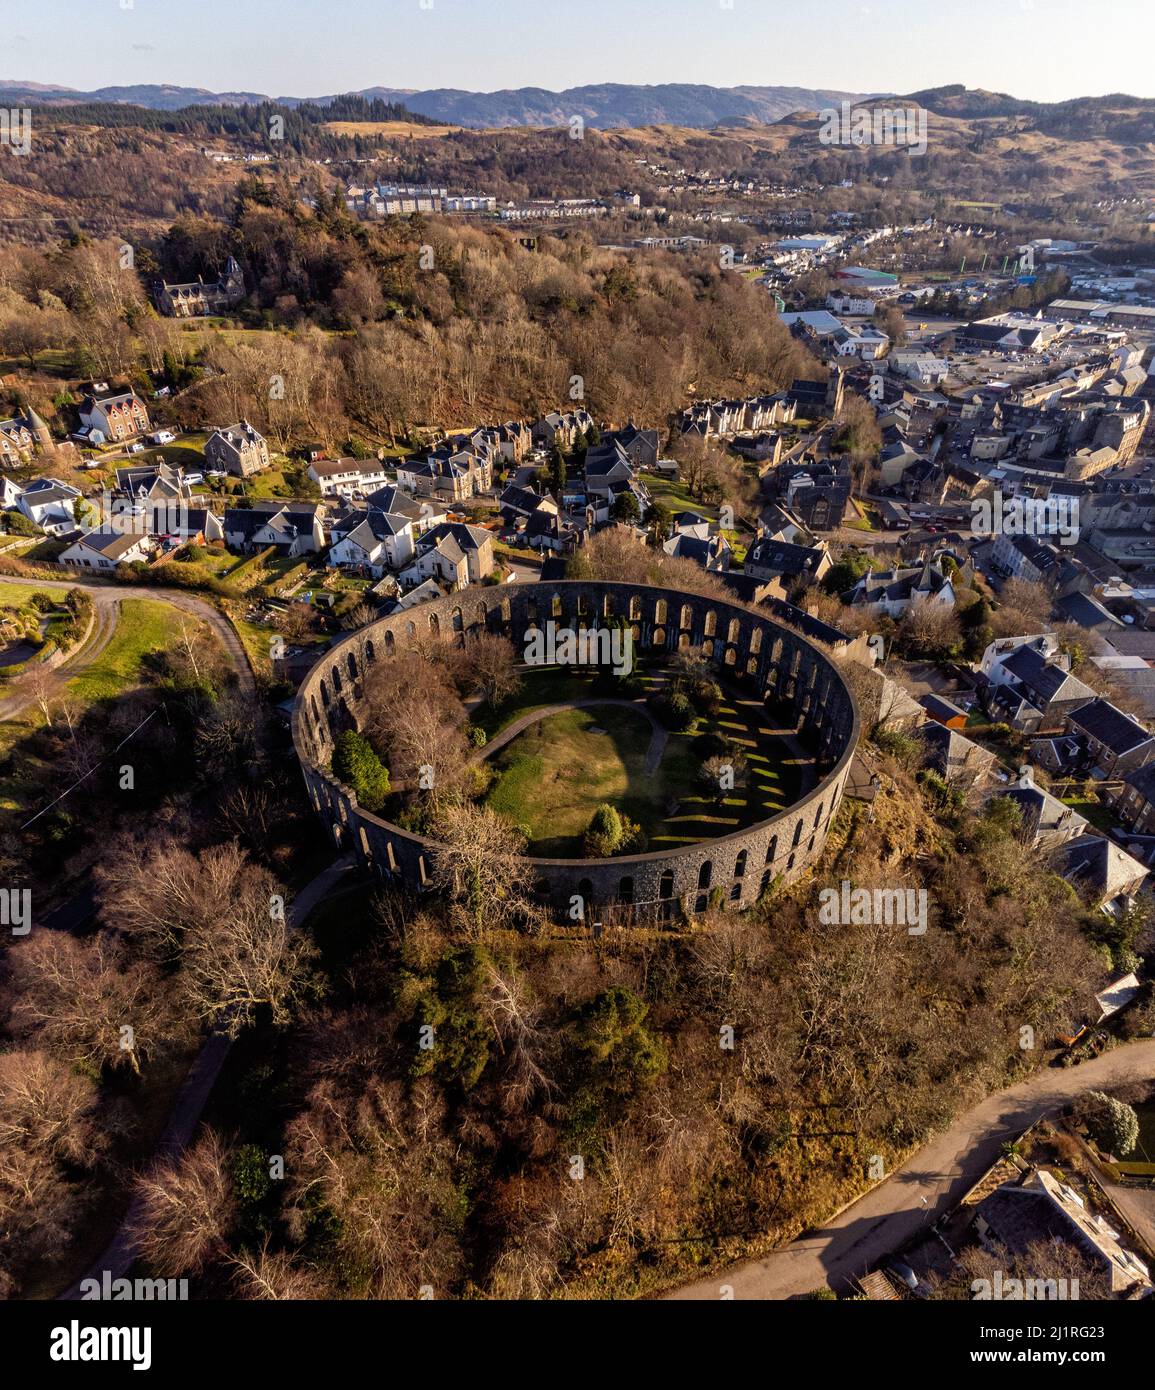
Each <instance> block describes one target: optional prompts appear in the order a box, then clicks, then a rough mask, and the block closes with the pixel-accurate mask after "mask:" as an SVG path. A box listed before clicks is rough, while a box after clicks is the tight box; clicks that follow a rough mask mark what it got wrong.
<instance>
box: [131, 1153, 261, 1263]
mask: <svg viewBox="0 0 1155 1390" xmlns="http://www.w3.org/2000/svg"><path fill="white" fill-rule="evenodd" d="M136 1194H137V1204H136V1215H135V1218H134V1220H133V1222H132V1227H131V1236H132V1240H133V1243H134V1244H135V1246H136V1247H137V1249H138V1250H139V1251H140V1254H141V1257H142V1258H143V1259H144V1261H145V1263H146V1264H147V1265H148V1266H149V1268H150V1269H153V1270H155V1271H156V1272H157V1273H158V1274H160V1275H163V1276H164V1277H166V1278H176V1277H178V1276H181V1275H189V1274H199V1273H200V1271H201V1270H203V1269H204V1268H205V1267H206V1266H207V1265H209V1264H211V1263H212V1262H213V1261H214V1260H216V1259H218V1258H220V1257H221V1255H222V1254H223V1253H224V1250H225V1242H226V1238H227V1236H228V1233H229V1230H230V1228H231V1226H232V1224H233V1221H234V1219H235V1215H236V1204H235V1199H234V1197H233V1188H232V1178H231V1174H230V1172H229V1155H228V1151H227V1150H226V1148H225V1146H224V1144H223V1142H222V1141H221V1139H220V1136H219V1135H218V1134H216V1132H215V1131H213V1130H211V1129H210V1130H206V1131H205V1133H204V1134H203V1135H202V1136H201V1138H200V1139H199V1140H198V1141H197V1142H196V1144H195V1145H194V1146H193V1147H192V1148H191V1149H188V1150H186V1151H185V1153H183V1154H182V1155H180V1156H179V1157H177V1158H174V1159H171V1160H170V1161H168V1162H166V1163H162V1164H160V1165H159V1166H158V1167H156V1168H154V1169H153V1170H152V1171H151V1172H148V1173H145V1174H143V1175H142V1176H141V1177H140V1178H138V1179H137V1185H136Z"/></svg>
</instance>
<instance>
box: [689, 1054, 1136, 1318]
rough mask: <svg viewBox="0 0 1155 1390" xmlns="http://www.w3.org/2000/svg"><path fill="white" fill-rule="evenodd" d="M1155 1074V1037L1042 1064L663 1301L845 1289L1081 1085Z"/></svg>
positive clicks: (950, 1203) (769, 1296)
mask: <svg viewBox="0 0 1155 1390" xmlns="http://www.w3.org/2000/svg"><path fill="white" fill-rule="evenodd" d="M1152 1076H1155V1039H1143V1040H1142V1041H1139V1042H1133V1043H1128V1044H1126V1045H1124V1046H1122V1047H1117V1048H1114V1049H1112V1051H1110V1052H1106V1053H1104V1054H1103V1055H1102V1056H1101V1057H1096V1058H1093V1059H1092V1060H1091V1061H1088V1062H1080V1063H1079V1064H1078V1065H1077V1066H1074V1067H1069V1068H1061V1067H1043V1068H1041V1069H1040V1070H1038V1071H1036V1072H1033V1073H1032V1074H1031V1075H1030V1076H1029V1077H1027V1078H1026V1080H1024V1081H1020V1082H1018V1083H1017V1084H1016V1085H1014V1086H1011V1087H1008V1089H1007V1090H1005V1091H999V1092H997V1093H996V1094H995V1095H993V1096H988V1097H987V1099H986V1100H984V1101H981V1102H980V1103H979V1104H978V1105H976V1106H975V1107H974V1109H973V1110H969V1111H968V1112H967V1113H966V1114H965V1115H962V1116H960V1117H959V1118H958V1119H957V1120H956V1121H955V1122H954V1123H953V1124H952V1125H951V1126H950V1128H949V1129H947V1130H945V1131H944V1132H943V1133H942V1134H940V1135H938V1136H937V1137H936V1138H934V1139H932V1140H931V1141H930V1143H929V1144H925V1145H924V1146H923V1147H922V1148H921V1149H919V1151H918V1152H917V1153H916V1154H913V1155H912V1156H911V1157H910V1158H909V1159H907V1161H906V1162H905V1163H904V1164H903V1165H902V1167H901V1168H899V1169H898V1171H897V1172H895V1173H893V1174H891V1176H890V1177H889V1178H888V1179H887V1180H886V1181H885V1182H883V1183H880V1184H879V1185H878V1186H877V1187H875V1188H872V1189H871V1191H869V1192H868V1193H866V1195H865V1196H863V1197H860V1198H859V1199H858V1201H857V1202H855V1203H853V1205H851V1206H849V1207H847V1208H846V1210H845V1211H842V1212H840V1213H839V1214H838V1215H837V1216H836V1217H834V1218H833V1219H832V1220H831V1221H829V1222H828V1223H827V1224H826V1225H825V1226H823V1227H821V1228H820V1229H819V1230H817V1231H808V1232H807V1233H806V1234H805V1235H803V1236H801V1237H799V1239H798V1240H796V1241H794V1242H793V1243H792V1244H790V1245H786V1246H783V1247H782V1249H780V1250H775V1251H773V1252H772V1253H771V1254H769V1255H767V1256H765V1258H763V1259H759V1260H749V1261H746V1262H745V1263H742V1264H736V1265H730V1266H729V1267H728V1268H727V1267H724V1268H721V1269H719V1270H718V1272H717V1274H715V1275H713V1276H712V1277H711V1278H709V1279H701V1280H698V1281H696V1282H695V1283H693V1284H686V1285H684V1286H683V1287H681V1288H678V1289H673V1290H671V1291H670V1292H668V1293H666V1294H665V1295H664V1297H665V1298H667V1299H718V1298H719V1297H721V1288H722V1286H723V1285H728V1286H729V1287H730V1288H732V1289H733V1291H734V1293H733V1296H734V1297H735V1298H751V1299H779V1298H799V1297H802V1296H804V1295H806V1294H808V1293H809V1292H810V1291H811V1290H813V1289H816V1288H820V1287H821V1286H823V1285H825V1284H830V1285H831V1286H832V1287H834V1288H842V1287H844V1286H845V1285H846V1284H847V1283H848V1281H849V1280H851V1279H853V1278H854V1277H856V1276H857V1275H860V1274H865V1273H866V1271H867V1270H869V1269H871V1268H873V1267H874V1266H875V1265H877V1264H878V1263H879V1262H880V1261H881V1260H883V1259H884V1258H885V1257H886V1256H887V1255H889V1254H891V1253H892V1252H893V1251H894V1250H896V1249H898V1247H899V1246H901V1245H904V1244H905V1243H906V1242H907V1241H908V1240H910V1239H911V1238H912V1237H913V1236H916V1235H918V1234H919V1232H920V1231H923V1230H925V1229H926V1228H927V1226H928V1225H929V1224H930V1223H931V1222H932V1221H934V1220H935V1219H936V1217H938V1216H942V1215H944V1214H945V1213H946V1212H947V1211H948V1210H949V1209H950V1208H951V1207H952V1206H954V1205H955V1204H956V1203H957V1202H958V1200H959V1199H960V1198H961V1197H962V1196H963V1195H964V1194H965V1193H966V1192H967V1191H968V1190H969V1189H970V1188H971V1187H973V1186H974V1184H975V1183H976V1182H977V1181H978V1179H979V1178H980V1177H982V1175H983V1173H985V1172H986V1170H987V1169H988V1168H989V1167H990V1166H991V1164H992V1163H993V1162H994V1161H995V1159H996V1158H997V1157H998V1155H999V1149H1000V1146H1001V1145H1002V1144H1003V1142H1004V1141H1005V1140H1007V1139H1013V1138H1016V1137H1017V1136H1018V1135H1020V1134H1021V1133H1022V1132H1023V1130H1025V1129H1027V1128H1028V1126H1030V1125H1032V1124H1034V1122H1035V1121H1036V1120H1038V1119H1040V1118H1041V1117H1042V1116H1043V1115H1045V1114H1046V1113H1047V1111H1049V1110H1054V1109H1055V1108H1057V1107H1058V1106H1061V1105H1064V1104H1066V1103H1068V1102H1069V1101H1072V1100H1074V1099H1075V1098H1076V1097H1077V1096H1079V1095H1081V1094H1082V1093H1083V1092H1084V1091H1087V1090H1091V1089H1094V1088H1096V1087H1103V1086H1119V1085H1122V1084H1123V1083H1125V1082H1128V1081H1146V1080H1148V1079H1149V1078H1151V1077H1152Z"/></svg>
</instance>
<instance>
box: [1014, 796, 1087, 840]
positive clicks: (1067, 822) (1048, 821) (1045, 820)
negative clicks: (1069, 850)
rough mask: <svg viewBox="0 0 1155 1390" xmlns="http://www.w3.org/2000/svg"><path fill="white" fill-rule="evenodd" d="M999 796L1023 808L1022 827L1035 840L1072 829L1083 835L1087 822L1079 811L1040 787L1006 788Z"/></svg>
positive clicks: (1068, 831) (1069, 831) (1020, 808)
mask: <svg viewBox="0 0 1155 1390" xmlns="http://www.w3.org/2000/svg"><path fill="white" fill-rule="evenodd" d="M999 795H1000V796H1005V797H1007V798H1008V799H1009V800H1010V801H1013V802H1014V803H1015V805H1016V806H1018V808H1019V810H1020V811H1022V813H1023V829H1024V830H1025V831H1027V832H1028V834H1030V836H1031V837H1032V839H1033V840H1035V841H1036V842H1037V841H1038V840H1039V838H1040V837H1041V836H1043V835H1052V834H1059V833H1062V834H1069V833H1071V832H1072V831H1076V832H1078V833H1079V834H1082V832H1083V831H1084V830H1085V829H1086V827H1087V825H1088V824H1089V822H1088V821H1087V819H1086V818H1085V817H1084V816H1081V815H1079V813H1078V811H1075V810H1073V809H1072V808H1071V807H1070V806H1066V805H1064V804H1063V802H1061V801H1060V800H1059V798H1058V797H1057V796H1052V795H1051V793H1050V792H1049V791H1046V790H1045V789H1044V788H1042V787H1036V786H1033V785H1032V786H1029V787H1008V788H1007V790H1006V791H1003V792H999Z"/></svg>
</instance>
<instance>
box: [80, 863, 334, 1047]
mask: <svg viewBox="0 0 1155 1390" xmlns="http://www.w3.org/2000/svg"><path fill="white" fill-rule="evenodd" d="M98 882H99V885H100V897H99V900H100V905H101V912H102V914H103V915H104V916H105V917H106V918H107V919H108V920H109V921H115V922H117V923H118V925H119V926H120V927H121V929H122V930H123V931H125V932H127V933H129V934H130V935H137V936H139V937H140V938H141V939H142V941H143V943H144V944H145V946H146V948H147V949H148V950H150V951H151V952H152V953H153V954H155V955H157V956H159V957H161V958H166V959H179V960H180V961H181V963H182V965H183V969H182V970H181V972H180V975H179V976H178V980H179V983H180V986H181V988H182V990H183V991H184V994H185V997H186V999H187V1002H188V1005H189V1007H190V1008H191V1009H192V1011H193V1012H194V1013H195V1014H196V1015H197V1016H198V1017H199V1018H202V1019H204V1020H206V1021H210V1022H213V1023H217V1024H222V1023H223V1024H224V1025H226V1026H227V1027H228V1030H229V1032H230V1033H231V1034H233V1035H234V1036H235V1035H236V1034H237V1033H239V1032H240V1030H241V1029H242V1028H243V1027H244V1026H245V1025H246V1024H248V1023H249V1022H250V1021H251V1020H252V1018H253V1015H254V1013H255V1011H256V1010H257V1009H258V1008H260V1007H267V1008H269V1009H270V1010H271V1011H272V1015H273V1018H274V1019H275V1020H277V1021H283V1020H284V1019H285V1018H286V1017H287V1016H288V1012H289V1009H290V1006H291V1005H292V1003H293V1002H294V1001H295V1000H296V999H297V997H298V995H299V992H300V991H301V989H302V988H303V986H304V983H305V980H306V978H307V975H308V962H309V958H310V954H311V949H312V948H311V946H310V944H309V943H308V941H307V940H306V938H305V937H304V936H301V935H293V934H292V932H291V931H290V927H289V922H288V916H287V910H286V907H285V894H284V889H283V888H282V887H281V885H280V884H279V883H278V882H277V880H276V879H275V878H274V877H273V875H272V874H270V873H269V872H268V871H267V870H265V869H262V868H260V867H258V866H257V865H255V864H252V863H250V862H249V859H248V857H247V855H246V854H245V852H244V850H243V849H241V847H240V846H239V845H237V844H235V843H234V844H227V845H215V846H213V847H212V848H211V849H208V850H205V852H204V853H203V854H202V855H200V856H199V858H198V857H197V856H195V855H193V854H191V853H189V851H188V850H185V849H182V848H180V847H179V846H178V845H176V844H174V843H172V842H171V841H170V842H163V843H161V844H159V845H155V846H150V847H139V846H137V845H136V844H134V843H133V842H132V841H131V840H129V841H127V842H126V843H125V844H124V846H123V850H122V851H121V852H118V853H114V854H112V855H111V856H110V857H109V859H108V861H107V862H106V863H105V864H104V865H102V866H101V868H100V870H99V872H98Z"/></svg>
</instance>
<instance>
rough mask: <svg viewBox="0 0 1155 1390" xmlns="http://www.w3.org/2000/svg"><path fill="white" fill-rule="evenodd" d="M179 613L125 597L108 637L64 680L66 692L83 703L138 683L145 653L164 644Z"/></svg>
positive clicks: (149, 601) (175, 626)
mask: <svg viewBox="0 0 1155 1390" xmlns="http://www.w3.org/2000/svg"><path fill="white" fill-rule="evenodd" d="M181 616H183V615H177V614H175V613H174V612H173V610H172V609H171V608H170V607H169V606H168V604H166V603H157V602H156V601H155V600H153V599H142V598H130V599H125V600H124V601H123V602H122V603H121V605H120V621H119V622H118V623H117V625H116V631H115V633H113V636H112V640H111V641H110V642H109V644H108V646H107V647H105V649H104V651H102V652H101V653H100V655H99V656H98V657H97V659H96V661H95V663H94V664H93V665H92V666H91V667H90V668H89V669H88V670H87V671H85V672H83V674H81V675H79V676H75V677H74V678H73V679H72V680H70V681H69V682H68V692H69V694H70V695H72V696H73V697H74V698H75V699H78V700H81V701H83V702H84V703H86V704H87V703H91V702H92V701H93V700H111V699H115V698H116V697H117V696H118V695H123V694H124V692H125V691H126V690H130V689H131V688H132V687H133V686H134V685H136V684H137V683H138V681H139V679H140V664H141V661H142V659H143V658H144V656H145V654H146V653H148V652H151V651H158V650H163V649H164V648H165V647H167V646H168V644H169V642H170V640H171V639H172V637H173V635H174V633H175V632H176V631H177V629H178V626H179V623H180V621H181ZM184 620H185V621H186V622H195V619H192V618H187V617H186V618H185V619H184Z"/></svg>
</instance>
